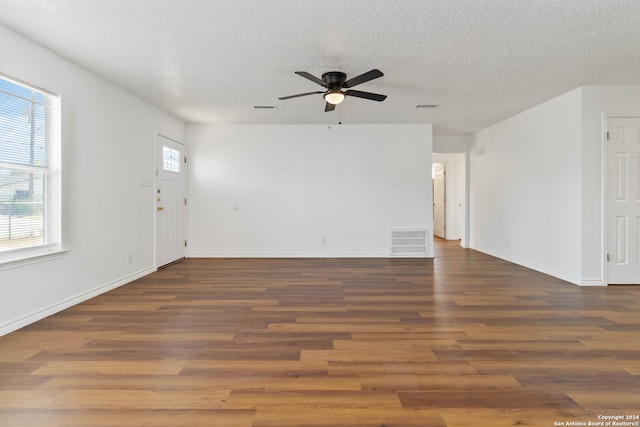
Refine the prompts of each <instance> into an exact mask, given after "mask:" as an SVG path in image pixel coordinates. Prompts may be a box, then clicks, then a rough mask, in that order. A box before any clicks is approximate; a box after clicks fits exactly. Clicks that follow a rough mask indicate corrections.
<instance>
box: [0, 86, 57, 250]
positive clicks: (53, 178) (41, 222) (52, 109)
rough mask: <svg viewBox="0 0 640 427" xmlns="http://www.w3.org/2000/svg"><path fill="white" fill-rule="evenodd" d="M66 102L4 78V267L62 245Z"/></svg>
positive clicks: (0, 99) (0, 162) (0, 121)
mask: <svg viewBox="0 0 640 427" xmlns="http://www.w3.org/2000/svg"><path fill="white" fill-rule="evenodd" d="M59 153H60V98H59V97H58V96H57V95H55V94H52V93H50V92H48V91H45V90H43V89H39V88H36V87H33V86H30V85H28V84H26V83H24V82H20V81H18V80H14V79H10V78H8V77H5V76H3V75H0V262H1V261H6V260H9V259H12V258H15V257H16V255H20V254H24V255H25V256H28V255H30V254H33V253H34V252H35V254H39V253H40V252H44V251H49V250H55V249H56V248H58V247H59V244H60V215H59V212H60V203H59V200H60V198H59V193H60V176H59V175H60V169H59V164H60V160H59V158H60V156H59Z"/></svg>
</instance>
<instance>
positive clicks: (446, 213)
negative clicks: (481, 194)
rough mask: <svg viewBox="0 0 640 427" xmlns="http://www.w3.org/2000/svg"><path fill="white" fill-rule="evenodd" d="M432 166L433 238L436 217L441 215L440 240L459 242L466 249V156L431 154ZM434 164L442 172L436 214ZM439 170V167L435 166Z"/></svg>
mask: <svg viewBox="0 0 640 427" xmlns="http://www.w3.org/2000/svg"><path fill="white" fill-rule="evenodd" d="M432 162H433V165H434V216H433V218H434V236H438V233H437V230H436V228H437V227H439V224H436V217H437V215H441V214H442V215H443V219H442V221H443V225H444V229H443V230H442V238H444V239H446V240H460V245H461V246H463V247H467V227H466V223H467V216H466V207H467V188H466V156H465V154H464V153H433V155H432ZM436 164H439V165H442V167H441V169H442V172H443V178H444V180H443V185H442V186H443V187H444V188H442V190H443V195H442V199H443V201H442V203H443V206H442V208H440V206H438V212H436V203H440V200H438V202H436V199H441V197H440V196H436V188H435V185H436ZM437 167H438V168H440V166H437Z"/></svg>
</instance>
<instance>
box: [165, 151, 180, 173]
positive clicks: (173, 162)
mask: <svg viewBox="0 0 640 427" xmlns="http://www.w3.org/2000/svg"><path fill="white" fill-rule="evenodd" d="M162 170H164V171H167V172H180V152H179V151H178V150H174V149H172V148H169V147H162Z"/></svg>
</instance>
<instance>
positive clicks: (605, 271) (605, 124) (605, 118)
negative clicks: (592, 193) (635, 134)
mask: <svg viewBox="0 0 640 427" xmlns="http://www.w3.org/2000/svg"><path fill="white" fill-rule="evenodd" d="M610 118H640V111H634V112H629V111H626V112H619V113H602V135H601V136H600V138H601V144H600V147H601V150H602V151H601V158H602V163H601V170H602V177H601V180H600V188H601V191H600V192H601V194H602V202H601V205H600V207H601V217H602V224H601V230H602V236H601V239H602V256H601V259H602V278H603V282H604V283H603V284H604V285H605V286H608V285H609V265H608V262H607V253H608V242H609V233H608V227H609V205H608V203H609V202H608V195H609V194H608V192H607V180H608V177H609V170H608V167H607V161H608V156H607V142H608V139H607V134H608V132H609V119H610Z"/></svg>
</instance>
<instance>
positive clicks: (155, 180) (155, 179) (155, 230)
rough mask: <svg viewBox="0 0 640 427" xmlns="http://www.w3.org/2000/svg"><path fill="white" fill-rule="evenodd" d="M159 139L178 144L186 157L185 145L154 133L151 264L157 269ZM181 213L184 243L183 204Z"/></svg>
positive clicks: (185, 231)
mask: <svg viewBox="0 0 640 427" xmlns="http://www.w3.org/2000/svg"><path fill="white" fill-rule="evenodd" d="M159 137H162V138H165V139H168V140H170V141H173V142H175V143H176V144H180V145H182V146H183V147H184V152H183V153H182V154H183V156H185V158H186V156H187V145H186V144H185V143H182V142H180V141H178V140H177V139H175V138H171V137H169V136H167V135H165V134H163V133H161V132H157V131H156V132H155V133H154V138H153V166H154V176H153V264H154V267H155V268H156V269H157V268H158V267H162V265H158V214H157V211H156V209H157V205H158V203H157V197H158V173H159V170H160V168H162V164H158V162H159V161H158V150H160V149H161V147H162V144H161V143H160V140H159ZM182 166H184V195H185V198H186V197H187V163H186V162H184V163H182ZM183 209H184V212H183V214H184V215H183V216H182V218H183V224H182V226H183V232H184V238H185V241H186V239H187V205H186V204H185V205H184V207H183ZM186 257H187V248H186V247H185V248H184V258H186Z"/></svg>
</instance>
